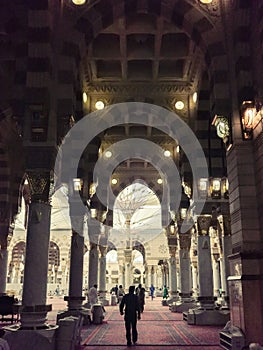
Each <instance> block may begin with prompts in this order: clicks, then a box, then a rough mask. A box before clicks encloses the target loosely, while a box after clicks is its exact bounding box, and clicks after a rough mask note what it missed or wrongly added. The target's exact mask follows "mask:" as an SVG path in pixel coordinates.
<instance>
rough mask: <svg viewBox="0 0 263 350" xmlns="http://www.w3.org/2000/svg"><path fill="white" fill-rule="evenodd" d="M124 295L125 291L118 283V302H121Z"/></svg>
mask: <svg viewBox="0 0 263 350" xmlns="http://www.w3.org/2000/svg"><path fill="white" fill-rule="evenodd" d="M124 295H125V291H124V289H123V287H122V285H121V284H120V285H119V290H118V303H120V302H121V300H122V298H123V297H124Z"/></svg>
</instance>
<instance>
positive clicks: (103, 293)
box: [99, 291, 110, 306]
mask: <svg viewBox="0 0 263 350" xmlns="http://www.w3.org/2000/svg"><path fill="white" fill-rule="evenodd" d="M99 303H100V304H101V305H103V306H109V304H110V302H109V300H108V299H106V291H99Z"/></svg>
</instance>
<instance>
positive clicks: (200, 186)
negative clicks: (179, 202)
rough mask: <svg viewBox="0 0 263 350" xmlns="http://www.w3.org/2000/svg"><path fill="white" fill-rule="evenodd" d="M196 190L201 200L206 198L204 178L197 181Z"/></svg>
mask: <svg viewBox="0 0 263 350" xmlns="http://www.w3.org/2000/svg"><path fill="white" fill-rule="evenodd" d="M198 190H199V194H200V197H201V198H206V197H207V191H208V179H205V178H201V179H199V184H198Z"/></svg>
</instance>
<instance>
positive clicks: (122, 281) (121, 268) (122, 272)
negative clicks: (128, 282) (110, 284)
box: [119, 265, 125, 287]
mask: <svg viewBox="0 0 263 350" xmlns="http://www.w3.org/2000/svg"><path fill="white" fill-rule="evenodd" d="M119 274H120V275H119V276H120V284H121V285H122V286H123V287H124V285H125V268H124V266H123V265H120V266H119Z"/></svg>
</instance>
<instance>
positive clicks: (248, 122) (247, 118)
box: [240, 101, 257, 140]
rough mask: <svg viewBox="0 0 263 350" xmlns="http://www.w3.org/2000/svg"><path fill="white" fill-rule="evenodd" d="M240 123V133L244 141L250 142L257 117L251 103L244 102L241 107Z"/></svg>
mask: <svg viewBox="0 0 263 350" xmlns="http://www.w3.org/2000/svg"><path fill="white" fill-rule="evenodd" d="M240 113H241V122H242V132H243V137H244V139H245V140H250V139H252V137H253V127H254V120H255V117H256V115H257V110H256V107H255V105H254V102H253V101H244V102H243V103H242V105H241V110H240Z"/></svg>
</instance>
